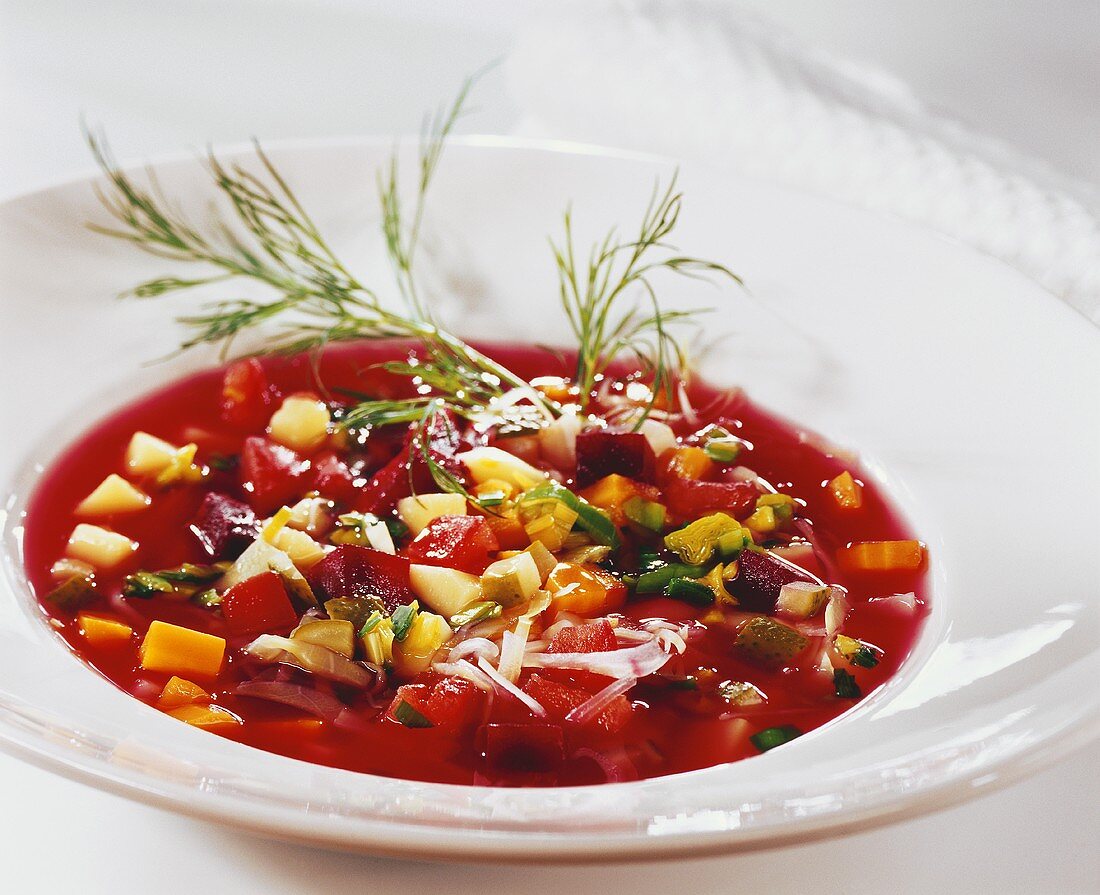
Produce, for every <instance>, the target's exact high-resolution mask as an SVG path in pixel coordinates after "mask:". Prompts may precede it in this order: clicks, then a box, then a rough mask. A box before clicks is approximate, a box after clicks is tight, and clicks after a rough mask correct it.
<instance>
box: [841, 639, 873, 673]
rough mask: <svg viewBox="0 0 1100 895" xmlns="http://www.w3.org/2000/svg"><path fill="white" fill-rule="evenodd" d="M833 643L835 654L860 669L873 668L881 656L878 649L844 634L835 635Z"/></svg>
mask: <svg viewBox="0 0 1100 895" xmlns="http://www.w3.org/2000/svg"><path fill="white" fill-rule="evenodd" d="M835 643H836V649H837V652H838V653H840V654H841V655H842V656H843V657H844V658H845V659H847V660H848V661H849V662H851V663H852V664H853V665H858V666H859V667H860V668H874V667H875V666H876V665H878V663H879V658H880V657H881V656H882V650H880V649H878V647H875V646H872V645H871V644H869V643H864V642H863V641H862V640H856V639H855V638H854V637H848V636H846V635H844V634H837V636H836V641H835Z"/></svg>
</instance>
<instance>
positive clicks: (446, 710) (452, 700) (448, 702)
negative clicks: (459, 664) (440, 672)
mask: <svg viewBox="0 0 1100 895" xmlns="http://www.w3.org/2000/svg"><path fill="white" fill-rule="evenodd" d="M487 702H488V698H487V695H486V693H485V691H484V690H482V689H481V688H480V687H478V686H477V685H476V684H472V683H470V682H469V681H467V680H463V679H462V678H457V677H448V678H444V679H443V680H441V681H440V682H439V683H437V684H436V685H435V686H434V687H432V692H431V693H430V694H429V696H428V700H427V704H426V706H425V714H426V717H427V718H428V719H429V720H430V721H431V722H432V723H433V724H435V725H436V726H437V727H445V728H450V729H461V728H470V727H473V726H475V725H477V724H480V723H481V721H482V718H483V716H484V714H485V706H486V704H487Z"/></svg>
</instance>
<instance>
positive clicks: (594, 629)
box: [546, 618, 616, 653]
mask: <svg viewBox="0 0 1100 895" xmlns="http://www.w3.org/2000/svg"><path fill="white" fill-rule="evenodd" d="M615 645H616V644H615V629H614V628H612V627H611V624H610V622H608V621H607V619H605V618H601V619H600V620H599V621H597V622H588V623H587V624H583V625H573V626H571V627H568V628H562V629H561V630H560V631H558V633H557V634H555V635H554V637H553V639H552V640H551V641H550V645H549V646H548V647H547V648H546V651H547V652H548V653H606V652H610V651H611V650H613V649H615Z"/></svg>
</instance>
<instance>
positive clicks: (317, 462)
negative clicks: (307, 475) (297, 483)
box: [313, 451, 355, 503]
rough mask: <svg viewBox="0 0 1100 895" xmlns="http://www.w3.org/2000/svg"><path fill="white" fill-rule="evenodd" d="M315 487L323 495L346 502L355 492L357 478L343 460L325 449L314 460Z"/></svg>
mask: <svg viewBox="0 0 1100 895" xmlns="http://www.w3.org/2000/svg"><path fill="white" fill-rule="evenodd" d="M313 488H314V490H315V491H318V492H319V493H320V494H321V496H322V497H327V498H328V499H329V500H335V501H337V502H339V503H345V502H347V501H348V500H350V499H351V498H352V496H354V494H355V479H354V477H353V476H352V474H351V470H350V469H348V465H347V464H346V463H345V462H344V461H343V460H341V459H340V458H339V457H337V456H336V454H335V453H333V452H332V451H325V452H324V453H323V454H320V455H319V456H317V457H316V458H314V460H313Z"/></svg>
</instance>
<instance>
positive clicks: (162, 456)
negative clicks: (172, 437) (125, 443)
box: [126, 432, 179, 476]
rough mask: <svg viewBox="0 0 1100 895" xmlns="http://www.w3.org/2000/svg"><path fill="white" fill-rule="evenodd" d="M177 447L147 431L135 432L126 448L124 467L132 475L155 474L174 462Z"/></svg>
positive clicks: (177, 450) (177, 451)
mask: <svg viewBox="0 0 1100 895" xmlns="http://www.w3.org/2000/svg"><path fill="white" fill-rule="evenodd" d="M177 453H179V448H178V447H176V446H175V445H174V444H169V443H168V442H167V441H164V440H163V439H160V438H157V437H156V436H154V435H150V434H149V433H148V432H135V433H134V436H133V438H131V439H130V445H129V447H127V448H126V468H127V469H128V470H129V471H130V472H132V473H133V474H134V475H139V476H148V475H157V474H159V473H161V472H163V471H164V470H165V469H167V468H168V467H169V466H171V465H172V463H174V462H175V459H176V454H177Z"/></svg>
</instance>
